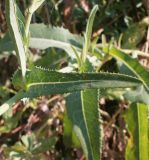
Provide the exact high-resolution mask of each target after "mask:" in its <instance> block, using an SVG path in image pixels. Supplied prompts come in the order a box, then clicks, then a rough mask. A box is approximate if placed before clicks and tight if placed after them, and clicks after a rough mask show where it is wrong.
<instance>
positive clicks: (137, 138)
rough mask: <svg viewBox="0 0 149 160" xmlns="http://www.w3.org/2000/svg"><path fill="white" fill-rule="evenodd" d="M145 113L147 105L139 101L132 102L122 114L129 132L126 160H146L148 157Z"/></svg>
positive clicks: (146, 113)
mask: <svg viewBox="0 0 149 160" xmlns="http://www.w3.org/2000/svg"><path fill="white" fill-rule="evenodd" d="M147 115H148V107H147V106H146V105H145V104H141V103H133V104H132V105H131V107H130V108H129V109H128V110H127V111H126V113H125V115H124V117H125V120H126V123H127V126H128V131H129V134H130V138H129V140H128V144H127V149H126V160H145V159H146V160H147V159H148V157H149V155H148V151H149V146H148V144H149V143H148V141H149V139H148V119H147Z"/></svg>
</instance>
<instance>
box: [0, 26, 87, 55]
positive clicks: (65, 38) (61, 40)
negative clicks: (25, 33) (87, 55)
mask: <svg viewBox="0 0 149 160" xmlns="http://www.w3.org/2000/svg"><path fill="white" fill-rule="evenodd" d="M8 42H9V43H8ZM83 42H84V39H83V37H81V36H79V35H75V34H72V33H70V32H69V31H68V30H67V29H64V28H62V27H52V26H50V25H49V26H46V25H44V24H43V23H41V24H31V25H30V44H29V47H31V48H37V49H42V50H44V49H47V48H50V47H55V48H60V49H63V50H65V51H66V52H67V53H68V55H69V56H70V57H73V58H75V54H74V50H73V49H72V46H73V47H74V48H75V49H77V50H78V51H81V50H82V48H83ZM8 47H9V49H8ZM13 50H14V47H13V46H12V40H11V37H10V36H9V34H8V33H7V34H6V37H4V38H3V39H1V40H0V51H13Z"/></svg>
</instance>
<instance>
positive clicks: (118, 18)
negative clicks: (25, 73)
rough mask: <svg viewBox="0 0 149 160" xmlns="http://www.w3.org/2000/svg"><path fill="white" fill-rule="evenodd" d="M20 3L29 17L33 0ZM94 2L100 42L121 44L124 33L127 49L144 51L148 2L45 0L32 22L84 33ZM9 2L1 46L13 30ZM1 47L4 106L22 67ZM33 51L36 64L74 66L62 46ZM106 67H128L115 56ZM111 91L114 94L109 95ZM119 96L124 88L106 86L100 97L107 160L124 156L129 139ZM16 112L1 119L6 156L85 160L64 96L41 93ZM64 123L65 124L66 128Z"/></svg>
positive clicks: (0, 25) (0, 10)
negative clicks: (10, 29)
mask: <svg viewBox="0 0 149 160" xmlns="http://www.w3.org/2000/svg"><path fill="white" fill-rule="evenodd" d="M16 1H17V3H18V5H19V8H20V9H21V11H22V13H23V14H24V15H25V13H26V12H25V11H26V8H27V6H28V4H29V3H30V0H16ZM95 4H98V6H99V11H98V13H97V16H96V19H95V22H94V28H93V39H94V37H98V41H99V42H101V40H102V36H101V34H104V35H106V39H107V41H111V40H113V42H114V43H117V44H118V42H119V41H120V39H121V35H122V34H123V35H125V36H124V39H123V40H122V47H123V48H124V49H125V47H126V48H127V49H130V48H131V49H138V50H141V51H144V46H145V44H146V41H147V38H146V37H147V27H146V28H143V29H142V27H141V25H140V24H142V20H143V19H144V18H145V17H147V16H148V15H149V8H148V7H149V1H148V0H142V1H141V0H100V1H99V0H46V2H45V3H44V4H43V5H42V6H41V7H40V8H39V9H38V10H37V11H36V13H35V14H34V15H33V18H32V23H44V24H46V25H52V26H59V27H64V28H66V29H68V30H69V31H70V32H71V33H75V34H80V35H83V33H84V32H85V27H86V24H87V20H88V16H89V14H90V11H91V9H92V8H93V6H94V5H95ZM4 6H5V1H4V0H0V38H1V39H0V44H1V43H2V41H3V37H4V36H5V34H6V33H7V30H8V29H7V24H6V20H5V7H4ZM138 33H140V34H138ZM134 37H137V40H136V41H134V42H132V41H131V44H130V43H129V44H127V43H126V42H128V39H129V38H131V39H134ZM6 38H7V37H6ZM6 41H7V39H6ZM8 47H9V46H8ZM2 50H3V49H2V48H1V46H0V104H2V103H3V102H4V101H5V100H6V99H8V98H9V97H11V96H12V95H14V94H15V92H16V91H15V89H14V88H13V86H12V84H11V77H12V75H13V73H14V71H15V70H16V68H17V67H18V64H17V60H16V57H15V56H14V53H13V52H12V51H10V52H11V54H10V52H3V51H2ZM30 51H31V53H32V54H31V55H32V57H31V59H32V60H33V61H34V62H35V65H37V66H42V67H48V68H50V69H57V70H59V69H62V68H64V67H68V68H67V69H69V68H75V63H73V61H72V60H70V59H69V58H68V57H67V55H66V53H65V52H64V51H62V50H60V49H54V48H50V49H46V50H44V51H40V50H36V49H30ZM138 59H139V61H140V63H142V64H143V65H144V66H145V67H146V68H147V69H148V68H149V65H148V64H149V62H148V58H146V57H145V58H144V57H142V56H140V57H138ZM93 63H94V61H93ZM111 66H112V67H111ZM101 69H102V70H104V71H112V72H117V71H118V70H121V72H125V73H126V72H127V71H128V70H127V68H125V67H124V66H122V64H116V62H115V60H114V59H112V60H111V59H110V60H109V61H106V63H103V65H102V67H101ZM128 72H129V71H128ZM129 74H131V73H129ZM107 93H108V95H109V96H106V95H107ZM117 95H122V91H119V90H118V91H115V92H113V91H111V90H108V91H105V90H103V98H101V99H100V105H101V111H102V117H103V120H104V122H103V124H104V125H105V128H104V145H103V154H102V156H103V160H110V158H113V159H116V160H123V159H124V154H125V148H126V144H127V139H128V137H129V135H128V132H127V130H126V127H125V122H124V120H123V118H122V111H123V109H126V108H127V107H126V106H127V105H128V102H127V101H125V100H124V99H121V98H120V96H117ZM18 111H19V112H18ZM13 114H14V117H13V119H12V120H11V121H7V120H4V119H3V118H2V117H1V118H0V146H1V147H0V159H1V160H5V159H10V160H11V159H12V160H17V159H22V160H23V159H25V160H35V159H37V160H38V159H39V160H44V159H45V160H52V159H53V160H55V159H68V160H70V159H80V160H83V159H84V156H83V153H82V150H81V149H80V144H79V142H78V141H77V138H76V137H75V135H74V134H73V133H71V129H72V128H71V124H70V122H69V121H68V118H67V116H66V114H65V100H64V97H63V96H61V95H52V96H48V97H40V98H38V99H36V100H33V101H31V102H29V103H28V104H27V105H25V104H24V103H22V102H20V103H18V104H16V105H15V106H14V108H13ZM63 121H64V122H65V125H66V129H65V131H64V127H65V126H64V125H63ZM111 123H113V126H112V125H110V124H111Z"/></svg>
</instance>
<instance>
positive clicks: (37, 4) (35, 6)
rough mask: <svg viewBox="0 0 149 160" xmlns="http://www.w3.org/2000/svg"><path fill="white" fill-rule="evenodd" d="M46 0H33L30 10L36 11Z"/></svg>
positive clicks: (31, 11)
mask: <svg viewBox="0 0 149 160" xmlns="http://www.w3.org/2000/svg"><path fill="white" fill-rule="evenodd" d="M44 1H45V0H31V4H30V6H29V8H28V10H29V12H30V13H31V14H32V13H34V12H35V11H36V10H37V9H38V8H39V7H40V6H41V5H42V3H43V2H44Z"/></svg>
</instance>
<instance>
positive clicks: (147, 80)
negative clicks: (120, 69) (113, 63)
mask: <svg viewBox="0 0 149 160" xmlns="http://www.w3.org/2000/svg"><path fill="white" fill-rule="evenodd" d="M109 54H110V55H112V56H113V57H115V58H117V59H118V60H121V61H122V62H123V63H124V64H125V65H126V66H127V67H128V68H129V69H130V70H132V71H133V72H134V73H135V74H136V76H137V77H138V78H139V79H140V80H141V81H142V82H143V84H144V85H145V86H146V87H147V89H149V72H147V71H146V70H145V68H144V67H143V66H142V65H141V64H140V63H139V62H138V61H137V60H135V59H133V58H131V57H130V56H128V55H127V54H125V53H123V52H121V51H119V50H118V49H116V48H110V49H109Z"/></svg>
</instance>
